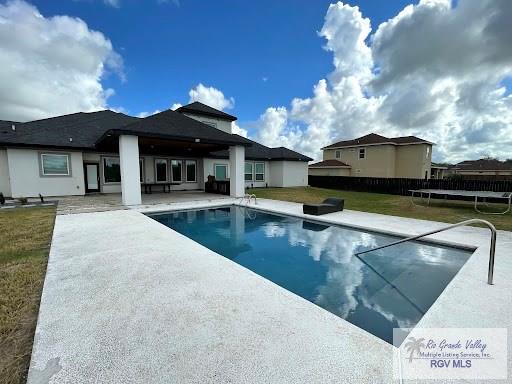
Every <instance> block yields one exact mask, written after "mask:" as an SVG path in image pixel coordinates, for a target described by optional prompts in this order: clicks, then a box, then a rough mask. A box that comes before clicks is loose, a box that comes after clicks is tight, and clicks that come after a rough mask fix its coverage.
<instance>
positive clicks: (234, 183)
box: [229, 145, 245, 197]
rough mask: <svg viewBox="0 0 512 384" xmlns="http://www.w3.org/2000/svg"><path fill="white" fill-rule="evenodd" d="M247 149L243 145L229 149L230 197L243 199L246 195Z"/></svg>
mask: <svg viewBox="0 0 512 384" xmlns="http://www.w3.org/2000/svg"><path fill="white" fill-rule="evenodd" d="M244 163H245V147H243V146H241V145H237V146H233V147H229V168H230V171H229V189H230V190H229V195H230V196H231V197H243V196H244V194H245V181H244Z"/></svg>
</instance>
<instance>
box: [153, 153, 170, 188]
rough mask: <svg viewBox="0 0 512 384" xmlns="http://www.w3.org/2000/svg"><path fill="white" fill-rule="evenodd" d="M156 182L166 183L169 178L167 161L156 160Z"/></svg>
mask: <svg viewBox="0 0 512 384" xmlns="http://www.w3.org/2000/svg"><path fill="white" fill-rule="evenodd" d="M155 180H156V182H157V183H165V182H166V181H168V178H167V159H155Z"/></svg>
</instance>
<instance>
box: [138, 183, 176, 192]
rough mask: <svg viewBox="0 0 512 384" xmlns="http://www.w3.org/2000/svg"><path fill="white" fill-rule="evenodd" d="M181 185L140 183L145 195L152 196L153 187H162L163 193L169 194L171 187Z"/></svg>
mask: <svg viewBox="0 0 512 384" xmlns="http://www.w3.org/2000/svg"><path fill="white" fill-rule="evenodd" d="M180 184H181V183H142V184H141V185H142V186H143V187H144V193H145V194H152V193H153V187H162V189H163V192H164V193H170V192H171V185H180Z"/></svg>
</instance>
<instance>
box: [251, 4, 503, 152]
mask: <svg viewBox="0 0 512 384" xmlns="http://www.w3.org/2000/svg"><path fill="white" fill-rule="evenodd" d="M511 18H512V2H511V1H508V0H482V1H478V2H474V1H471V0H460V1H458V2H457V3H454V2H451V1H449V0H422V1H420V3H419V4H417V5H409V6H407V7H405V8H404V9H403V10H402V11H401V12H400V13H399V14H398V15H396V16H395V17H393V18H391V19H390V20H388V21H387V22H385V23H382V24H381V25H379V26H378V27H377V28H376V30H375V32H374V33H373V34H372V29H371V24H370V20H369V19H367V18H365V17H364V16H363V15H362V13H361V11H360V10H359V9H358V7H352V6H350V5H347V4H343V3H341V2H338V3H336V4H332V5H331V6H330V7H329V9H328V11H327V13H326V16H325V21H324V25H323V27H322V29H321V31H320V33H319V34H320V36H322V37H323V38H324V39H325V40H326V43H325V49H327V50H328V51H330V52H332V54H333V65H334V70H333V71H332V72H331V73H330V74H328V75H327V76H326V78H325V79H321V80H319V81H318V83H317V84H316V85H315V86H314V87H313V95H312V96H311V97H309V98H305V99H301V98H295V99H293V100H292V101H291V102H290V105H289V106H288V107H287V108H285V107H279V108H273V107H271V108H268V109H267V110H266V111H265V112H264V114H263V115H262V116H261V117H260V119H259V121H258V124H257V126H258V127H259V130H258V132H257V134H256V137H257V138H258V139H260V140H261V141H262V142H263V143H265V144H267V145H276V144H277V143H288V144H289V145H291V146H292V147H293V148H295V149H296V150H299V151H301V152H304V153H306V154H309V155H311V156H312V157H314V158H317V159H318V158H321V151H320V148H321V147H322V146H325V145H327V144H330V143H331V142H333V141H335V140H338V139H349V138H354V137H357V136H361V135H363V134H366V133H369V132H377V133H380V134H383V135H388V136H396V135H417V136H420V137H422V138H426V139H429V140H432V141H434V142H436V143H437V144H438V145H437V146H436V147H435V149H434V158H435V159H436V160H447V161H459V160H462V159H465V158H475V157H480V156H486V155H491V156H497V157H501V158H506V157H507V156H508V157H510V148H511V147H510V146H511V145H512V109H511V107H512V96H511V95H509V94H508V92H507V90H506V89H505V88H504V87H503V86H501V85H500V84H501V82H502V81H503V80H504V79H505V78H507V77H510V76H511V75H512V44H510V36H512V23H510V20H511Z"/></svg>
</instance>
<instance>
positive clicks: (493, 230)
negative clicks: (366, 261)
mask: <svg viewBox="0 0 512 384" xmlns="http://www.w3.org/2000/svg"><path fill="white" fill-rule="evenodd" d="M477 223H478V224H484V225H486V226H487V227H488V228H489V229H490V230H491V247H490V250H489V269H488V271H487V284H489V285H493V278H494V256H495V254H496V235H497V232H496V228H495V227H494V225H492V224H491V223H490V222H488V221H487V220H482V219H469V220H464V221H461V222H459V223H456V224H452V225H448V226H446V227H443V228H439V229H436V230H433V231H429V232H425V233H422V234H421V235H416V236H411V237H407V238H405V239H401V240H398V241H394V242H392V243H389V244H385V245H381V246H380V247H375V248H371V249H367V250H365V251H361V252H356V253H355V254H354V255H355V256H359V255H362V254H364V253H368V252H373V251H376V250H378V249H383V248H387V247H391V246H393V245H397V244H401V243H405V242H407V241H412V240H417V239H420V238H422V237H425V236H429V235H433V234H435V233H439V232H444V231H447V230H449V229H452V228H457V227H462V226H464V225H469V224H477Z"/></svg>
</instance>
